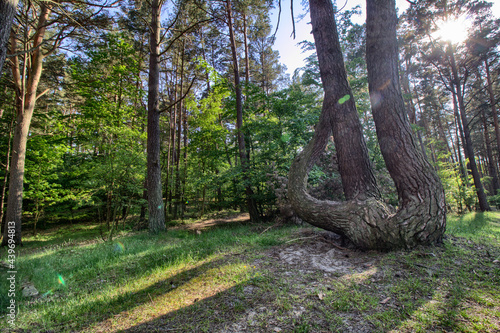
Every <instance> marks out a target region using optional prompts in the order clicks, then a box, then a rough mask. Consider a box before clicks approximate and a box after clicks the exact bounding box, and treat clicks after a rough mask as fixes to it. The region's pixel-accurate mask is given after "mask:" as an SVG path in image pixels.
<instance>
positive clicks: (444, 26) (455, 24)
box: [433, 16, 470, 44]
mask: <svg viewBox="0 0 500 333" xmlns="http://www.w3.org/2000/svg"><path fill="white" fill-rule="evenodd" d="M469 26H470V22H469V20H468V19H467V17H465V16H460V17H458V18H456V19H448V20H444V21H441V22H440V23H438V24H437V28H438V29H437V30H436V31H435V32H434V33H433V37H435V38H438V39H441V40H443V41H448V42H451V43H452V44H458V43H461V42H463V41H464V40H466V39H467V36H468V29H469Z"/></svg>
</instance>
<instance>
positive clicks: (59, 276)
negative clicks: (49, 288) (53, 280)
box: [57, 274, 66, 286]
mask: <svg viewBox="0 0 500 333" xmlns="http://www.w3.org/2000/svg"><path fill="white" fill-rule="evenodd" d="M57 278H58V280H59V284H62V285H63V286H66V282H65V281H64V278H63V277H62V275H61V274H57Z"/></svg>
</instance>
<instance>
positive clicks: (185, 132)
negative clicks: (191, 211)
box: [181, 108, 188, 219]
mask: <svg viewBox="0 0 500 333" xmlns="http://www.w3.org/2000/svg"><path fill="white" fill-rule="evenodd" d="M182 128H183V133H182V135H183V143H184V153H183V159H184V172H183V174H182V192H181V200H182V204H181V218H182V219H184V212H185V211H186V179H187V163H188V159H187V146H188V121H187V110H186V109H185V108H184V114H183V117H182Z"/></svg>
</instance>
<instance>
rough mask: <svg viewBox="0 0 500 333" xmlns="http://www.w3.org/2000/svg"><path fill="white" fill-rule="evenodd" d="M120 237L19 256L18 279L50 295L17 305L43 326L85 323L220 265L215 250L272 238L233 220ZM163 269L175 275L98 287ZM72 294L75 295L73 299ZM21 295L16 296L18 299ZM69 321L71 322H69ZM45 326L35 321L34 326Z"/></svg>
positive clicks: (237, 248) (249, 246) (248, 245)
mask: <svg viewBox="0 0 500 333" xmlns="http://www.w3.org/2000/svg"><path fill="white" fill-rule="evenodd" d="M119 240H120V242H122V245H123V244H124V250H123V252H119V251H117V249H116V244H113V243H100V244H94V245H92V246H90V247H86V248H78V249H76V248H75V250H72V249H67V248H62V249H59V250H56V251H54V252H52V253H50V254H45V253H41V254H40V253H35V254H33V255H31V256H27V257H26V258H24V259H23V260H22V261H21V262H20V266H19V271H20V272H21V273H20V274H19V276H18V278H19V280H28V281H31V282H32V283H34V284H35V286H36V287H37V288H38V289H39V290H40V294H43V293H45V292H47V291H48V290H53V295H52V296H49V297H48V298H46V299H42V300H41V302H40V303H38V304H31V305H26V306H23V307H21V309H20V312H21V313H22V312H23V311H26V312H31V311H39V313H43V321H44V322H46V323H47V325H44V326H46V327H47V328H48V329H51V328H52V326H53V325H55V326H54V328H55V329H62V327H64V329H66V327H75V328H76V327H80V328H81V327H86V326H89V325H91V324H92V323H95V322H100V321H103V320H106V319H108V318H111V317H113V316H115V315H117V314H119V313H121V312H123V311H128V310H130V309H133V308H135V307H137V306H139V305H141V304H144V303H146V302H149V301H151V300H152V299H154V298H155V297H157V296H160V295H164V294H168V293H169V292H171V291H172V289H173V288H172V283H173V284H175V285H176V286H177V288H179V285H183V284H184V283H186V281H190V280H192V279H193V278H196V277H198V276H200V275H202V274H204V273H205V272H206V270H207V269H209V268H211V267H214V266H218V265H219V266H220V265H221V264H222V263H223V262H224V260H225V259H223V258H222V259H220V255H218V253H225V254H231V253H232V252H234V251H242V250H243V249H245V248H247V249H252V248H256V247H261V246H268V245H274V244H275V243H276V240H275V239H274V237H273V235H272V233H267V234H266V235H263V236H258V233H256V232H254V231H251V230H249V228H248V227H245V228H242V227H241V225H237V224H231V225H224V226H220V227H214V229H213V230H212V231H211V232H204V233H202V234H201V235H197V234H195V233H192V232H188V231H175V232H167V233H165V234H161V235H157V236H151V235H149V234H146V233H144V234H140V235H134V236H129V237H122V238H120V239H119ZM207 260H208V262H206V263H203V262H204V261H207ZM214 260H215V261H214ZM198 262H200V263H201V265H200V266H199V267H194V268H190V269H188V270H187V271H185V272H180V273H177V271H178V270H179V269H181V267H183V266H184V267H186V266H187V267H189V266H193V265H196V264H197V263H198ZM162 270H164V271H166V273H165V274H168V271H170V272H171V273H173V274H175V276H169V277H168V278H166V279H164V280H162V281H160V282H157V283H154V284H153V285H151V286H148V287H146V288H143V289H141V290H137V291H134V292H125V293H124V294H118V295H117V296H114V297H111V299H106V298H102V297H101V296H100V295H99V294H100V293H101V292H103V291H108V290H111V291H112V289H113V288H114V289H120V288H125V287H126V286H127V285H129V284H133V283H135V282H136V281H139V280H144V279H148V278H149V276H150V275H151V274H152V273H154V272H157V273H158V272H160V271H162ZM2 275H3V274H2ZM59 275H60V276H63V277H64V278H65V280H66V286H61V285H59V284H58V276H59ZM99 281H103V283H100V282H99ZM54 286H56V287H55V288H54ZM124 286H125V287H124ZM87 294H90V295H87ZM74 295H78V297H79V298H78V299H73V298H72V297H74ZM105 297H106V296H105ZM86 298H87V299H86ZM0 301H2V302H0V303H2V309H3V308H4V306H3V305H4V304H3V303H5V302H8V300H0ZM26 301H27V300H26V299H22V298H19V299H18V302H19V303H18V304H21V303H23V302H26ZM5 304H7V303H5ZM63 312H64V313H65V314H62V313H63ZM20 320H21V321H20V326H24V325H22V318H20ZM31 320H33V319H31ZM63 323H64V324H63ZM68 323H72V324H71V326H69V324H68ZM44 326H37V328H36V329H37V330H38V329H42V327H44ZM24 327H26V326H24ZM34 329H35V328H34Z"/></svg>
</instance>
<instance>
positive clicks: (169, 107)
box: [158, 76, 196, 113]
mask: <svg viewBox="0 0 500 333" xmlns="http://www.w3.org/2000/svg"><path fill="white" fill-rule="evenodd" d="M194 81H196V76H195V77H194V78H193V80H192V81H191V84H190V85H189V88H188V89H187V91H186V93H185V94H184V95H183V96H182V97H181V98H179V99H178V100H176V101H175V102H174V103H172V104H170V105H169V106H167V107H166V108H164V109H163V110H160V111H159V112H158V113H163V112H165V111H168V110H170V109H171V108H173V107H174V106H176V105H177V104H179V103H180V102H181V101H183V100H184V99H185V98H186V97H187V95H188V94H189V91H190V90H191V88H192V87H193V85H194Z"/></svg>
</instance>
